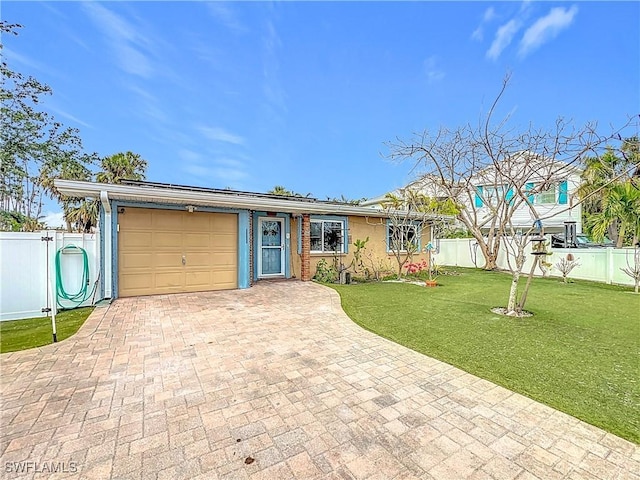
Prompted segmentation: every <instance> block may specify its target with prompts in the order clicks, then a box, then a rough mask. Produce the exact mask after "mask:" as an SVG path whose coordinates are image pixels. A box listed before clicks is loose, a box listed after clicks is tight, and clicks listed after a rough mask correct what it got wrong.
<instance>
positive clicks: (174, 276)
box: [154, 272, 185, 288]
mask: <svg viewBox="0 0 640 480" xmlns="http://www.w3.org/2000/svg"><path fill="white" fill-rule="evenodd" d="M154 277H155V282H154V286H155V287H156V288H167V287H176V288H179V287H181V286H182V285H184V277H185V275H184V272H156V273H155V275H154Z"/></svg>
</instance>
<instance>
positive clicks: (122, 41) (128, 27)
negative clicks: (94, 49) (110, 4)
mask: <svg viewBox="0 0 640 480" xmlns="http://www.w3.org/2000/svg"><path fill="white" fill-rule="evenodd" d="M82 5H83V7H84V9H85V11H86V12H87V14H88V15H89V17H90V18H91V19H92V20H93V22H94V23H95V24H96V26H97V27H98V28H100V29H101V30H102V31H103V33H104V34H105V36H106V37H107V39H108V41H109V44H110V45H111V47H112V48H113V49H114V57H115V59H116V62H117V63H118V66H119V67H120V68H121V69H122V70H124V71H125V72H127V73H131V74H133V75H138V76H141V77H144V78H149V77H151V75H152V74H153V73H154V68H153V67H152V64H151V61H150V60H149V57H148V56H147V54H146V53H143V51H142V50H147V49H148V48H149V47H150V46H151V43H152V42H151V41H150V40H149V39H148V38H147V37H146V36H145V35H143V34H142V32H141V30H142V29H141V27H139V26H134V25H132V24H131V23H129V22H128V21H126V20H125V19H124V18H122V17H121V16H119V15H117V14H116V13H114V12H112V11H111V10H109V9H108V8H106V7H104V6H103V5H101V4H100V3H98V2H84V3H83V4H82Z"/></svg>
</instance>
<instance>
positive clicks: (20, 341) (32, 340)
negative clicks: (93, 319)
mask: <svg viewBox="0 0 640 480" xmlns="http://www.w3.org/2000/svg"><path fill="white" fill-rule="evenodd" d="M92 311H93V307H85V308H78V309H76V310H67V311H64V312H59V313H58V315H56V327H57V331H58V335H57V336H58V341H61V340H64V339H65V338H69V337H70V336H71V335H73V334H74V333H76V332H77V331H78V329H79V328H80V327H81V326H82V324H83V323H84V321H85V320H86V319H87V317H88V316H89V314H90V313H91V312H92ZM50 343H52V336H51V318H49V317H38V318H27V319H24V320H11V321H8V322H0V353H5V352H15V351H17V350H26V349H27V348H34V347H41V346H43V345H48V344H50Z"/></svg>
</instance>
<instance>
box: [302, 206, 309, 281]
mask: <svg viewBox="0 0 640 480" xmlns="http://www.w3.org/2000/svg"><path fill="white" fill-rule="evenodd" d="M301 230H302V255H301V260H302V266H301V275H300V277H301V280H302V281H303V282H308V281H309V280H311V221H310V219H309V214H304V215H302V229H301Z"/></svg>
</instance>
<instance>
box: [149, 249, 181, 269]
mask: <svg viewBox="0 0 640 480" xmlns="http://www.w3.org/2000/svg"><path fill="white" fill-rule="evenodd" d="M150 267H152V268H174V269H180V268H181V267H182V254H181V253H180V252H177V253H176V252H158V253H154V254H153V263H152V265H151V266H150Z"/></svg>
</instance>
